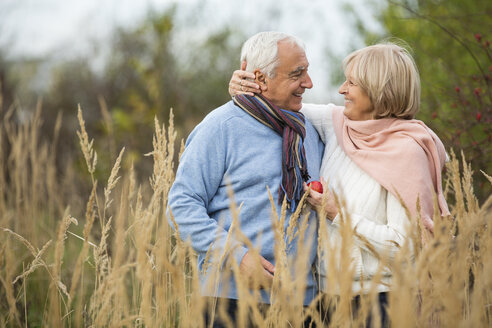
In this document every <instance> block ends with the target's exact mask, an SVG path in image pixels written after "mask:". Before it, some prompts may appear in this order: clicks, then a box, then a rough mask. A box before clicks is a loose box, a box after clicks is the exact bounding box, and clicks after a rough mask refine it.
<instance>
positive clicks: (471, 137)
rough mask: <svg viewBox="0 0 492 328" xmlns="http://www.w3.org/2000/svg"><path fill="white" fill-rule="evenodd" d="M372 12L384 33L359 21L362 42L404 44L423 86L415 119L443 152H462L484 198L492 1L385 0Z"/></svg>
mask: <svg viewBox="0 0 492 328" xmlns="http://www.w3.org/2000/svg"><path fill="white" fill-rule="evenodd" d="M353 12H354V13H356V12H355V11H353ZM375 12H378V16H377V17H378V20H379V21H380V23H381V24H382V26H383V27H384V32H383V33H374V32H371V31H368V30H367V29H366V28H365V27H364V25H363V24H362V20H361V19H359V20H358V24H357V27H358V28H359V31H360V32H361V33H362V35H364V37H365V39H366V43H367V44H372V43H375V42H377V41H380V40H382V39H388V38H389V39H391V38H392V37H396V38H398V39H402V40H403V41H404V42H406V43H408V45H409V47H410V48H411V49H412V50H413V55H414V58H415V61H416V63H417V66H418V68H419V70H420V76H421V83H422V101H421V110H420V113H419V115H418V117H417V118H418V119H421V120H423V121H425V122H426V123H427V124H428V125H429V126H430V127H431V128H433V129H434V130H435V131H436V132H437V134H438V135H439V136H440V137H441V138H442V140H443V142H444V143H445V145H446V147H447V149H450V148H453V149H454V150H455V151H456V152H458V153H459V152H461V151H463V153H464V155H465V157H466V160H467V161H471V165H472V168H473V170H474V171H475V173H476V174H475V185H474V188H475V192H476V194H477V196H478V198H479V199H480V200H481V201H483V200H485V198H486V197H487V196H488V195H490V192H491V186H490V183H488V181H487V180H486V178H485V177H484V176H483V175H482V174H481V173H479V170H483V171H485V172H486V173H488V174H489V175H490V174H491V173H492V147H491V139H492V125H491V124H490V123H491V119H492V78H491V74H492V49H491V47H490V40H491V38H492V34H491V31H492V2H490V1H489V2H487V1H481V0H469V1H461V0H443V1H419V0H416V1H408V0H395V1H392V0H388V1H385V2H383V4H382V6H381V7H380V8H379V10H378V9H376V10H375ZM356 14H357V13H356Z"/></svg>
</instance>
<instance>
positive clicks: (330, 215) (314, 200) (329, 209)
mask: <svg viewBox="0 0 492 328" xmlns="http://www.w3.org/2000/svg"><path fill="white" fill-rule="evenodd" d="M320 182H321V184H322V185H323V193H319V192H317V191H314V190H312V189H310V187H308V185H307V184H306V183H305V182H304V184H303V187H304V192H306V191H307V190H309V195H308V198H307V201H308V203H309V204H311V205H312V206H313V207H314V208H315V209H316V211H318V212H319V211H321V206H322V204H323V197H326V203H325V215H326V218H327V219H328V220H330V221H333V219H334V218H335V217H336V216H337V214H338V206H337V204H336V202H335V196H333V193H332V192H331V191H330V189H328V183H327V182H326V181H325V180H324V179H323V178H322V177H321V178H320Z"/></svg>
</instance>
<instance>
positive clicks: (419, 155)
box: [229, 43, 449, 325]
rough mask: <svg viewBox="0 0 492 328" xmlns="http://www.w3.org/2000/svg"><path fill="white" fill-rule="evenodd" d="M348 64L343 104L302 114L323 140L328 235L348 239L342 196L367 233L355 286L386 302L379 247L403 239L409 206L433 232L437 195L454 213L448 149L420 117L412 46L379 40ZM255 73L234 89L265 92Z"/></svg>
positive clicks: (235, 80) (359, 229) (316, 202)
mask: <svg viewBox="0 0 492 328" xmlns="http://www.w3.org/2000/svg"><path fill="white" fill-rule="evenodd" d="M343 67H344V70H345V76H346V81H345V82H344V83H343V84H342V85H341V86H340V89H339V93H340V94H342V95H343V96H344V98H345V106H344V107H341V106H335V105H332V104H329V105H313V104H304V105H303V108H302V110H301V113H303V114H304V115H305V116H306V118H307V119H308V120H309V121H310V122H311V123H312V124H313V125H314V127H315V128H316V130H317V131H318V133H319V135H320V137H321V139H322V140H323V142H324V143H325V151H324V155H323V160H322V164H321V172H320V176H322V177H325V178H327V179H328V183H327V184H326V183H324V182H323V183H324V187H325V188H324V189H325V192H326V193H328V195H327V196H328V198H327V202H326V207H325V209H324V212H325V213H326V219H327V220H328V222H327V225H326V226H327V229H328V235H329V238H328V240H329V242H330V243H333V244H334V245H332V246H335V247H336V246H337V244H338V245H340V244H341V241H342V240H341V234H340V220H341V215H340V213H339V209H338V207H337V206H336V204H335V200H334V196H333V194H336V195H337V196H338V197H339V199H342V200H343V204H344V205H343V208H342V211H343V213H344V214H345V215H343V216H344V217H345V218H347V217H350V222H351V224H352V227H353V229H354V230H355V232H356V233H357V234H358V235H360V236H362V237H363V238H361V239H365V241H362V240H360V239H357V238H356V240H355V247H353V249H352V254H351V256H352V261H353V264H354V268H355V270H354V273H353V278H352V279H353V283H352V292H353V294H354V295H360V294H365V293H367V292H368V291H369V289H371V288H376V290H377V291H378V292H379V293H380V294H379V300H380V304H381V306H383V305H384V304H386V302H387V295H386V293H387V292H388V291H389V290H390V288H391V272H390V271H389V270H386V271H383V273H382V275H383V276H382V277H381V279H380V281H379V282H374V279H373V278H374V276H375V275H376V273H377V271H378V269H379V266H380V265H379V264H380V263H379V259H378V257H376V256H375V254H374V253H373V251H374V250H376V251H377V252H378V253H380V254H389V255H390V256H392V255H394V254H395V253H396V251H397V250H398V245H402V244H403V243H404V241H405V239H406V231H407V229H406V225H407V222H408V220H409V218H408V217H407V214H406V211H405V207H407V208H408V210H409V211H410V214H411V215H412V218H415V217H418V216H420V218H421V223H422V226H423V227H425V229H424V230H426V231H428V232H430V233H432V231H433V221H432V218H433V215H434V195H437V201H438V204H439V209H440V213H441V215H448V214H449V211H448V208H447V204H446V201H445V199H444V197H443V192H442V186H441V170H442V168H443V165H444V162H445V159H446V153H445V150H444V146H443V144H442V142H441V141H440V140H439V138H438V137H437V136H436V135H435V134H434V132H432V131H431V130H430V129H429V128H428V127H427V126H426V125H425V124H424V123H423V122H421V121H418V120H415V119H414V117H415V115H416V114H417V112H418V110H419V104H420V79H419V74H418V71H417V68H416V65H415V63H414V61H413V58H412V57H411V55H410V54H409V53H408V51H406V50H405V49H404V48H402V47H400V46H398V45H396V44H393V43H385V44H377V45H373V46H369V47H366V48H363V49H360V50H357V51H355V52H353V53H351V54H350V55H348V56H347V57H346V58H345V59H344V61H343ZM251 77H252V75H250V74H248V73H247V72H244V71H236V72H234V75H233V77H232V79H231V83H230V88H229V92H230V93H231V95H235V94H239V93H247V94H250V95H251V94H253V93H255V92H259V91H258V90H259V89H258V88H257V87H256V85H255V84H254V83H253V82H252V81H251V80H250V78H251ZM305 190H307V186H305ZM400 198H401V199H402V201H403V203H404V205H405V206H403V205H402V203H401V202H400V200H399V199H400ZM321 199H322V195H321V194H320V193H318V192H316V191H313V190H310V195H309V197H308V201H309V203H310V204H312V205H313V206H315V207H318V208H319V207H320V206H321ZM417 202H418V203H419V205H420V207H419V208H420V213H417V208H418V207H417ZM320 219H321V218H320ZM367 242H368V243H369V244H370V245H368V244H367ZM320 248H321V249H323V248H324V247H323V245H320ZM369 248H371V249H369ZM325 249H326V248H325ZM335 249H337V248H335ZM319 255H320V259H321V261H319V265H318V268H317V269H318V273H319V275H320V278H321V279H320V285H321V286H320V287H321V290H323V291H325V292H327V293H329V294H337V293H338V292H339V291H338V290H336V289H337V288H334V289H335V290H330V288H333V286H331V285H330V286H328V284H326V281H327V279H326V276H327V274H329V272H330V270H329V268H328V267H327V263H328V262H327V261H323V259H324V256H323V255H322V254H319ZM331 272H333V271H331ZM374 283H375V284H376V286H374V285H373V284H374ZM381 309H382V310H383V311H382V314H383V315H382V320H383V325H385V324H386V323H387V321H386V316H385V312H384V309H383V307H382V308H381Z"/></svg>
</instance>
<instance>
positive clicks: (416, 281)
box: [0, 104, 492, 327]
mask: <svg viewBox="0 0 492 328" xmlns="http://www.w3.org/2000/svg"><path fill="white" fill-rule="evenodd" d="M13 116H14V111H13V110H12V111H10V112H9V113H8V115H6V118H5V120H4V122H2V123H1V126H0V138H1V139H0V145H2V147H1V148H0V172H1V174H0V227H1V230H0V327H28V326H29V327H36V326H43V327H122V326H127V327H178V326H179V327H205V324H204V322H202V316H201V313H202V312H203V311H205V310H207V309H208V310H212V309H211V308H208V307H207V306H211V307H212V308H213V306H214V305H213V304H212V305H206V304H204V303H203V302H202V299H201V298H200V295H199V293H198V290H199V283H198V272H197V267H196V257H195V255H194V253H193V251H192V249H191V248H190V246H189V245H187V244H186V243H184V242H183V241H181V240H180V239H179V238H177V236H179V227H177V226H175V227H174V228H175V229H172V228H171V225H175V222H174V219H173V217H172V215H171V214H170V215H169V216H168V215H166V209H167V195H168V192H169V188H170V186H171V185H172V183H173V179H174V172H175V168H174V160H173V159H174V158H175V157H176V156H178V155H179V154H176V149H175V148H174V146H175V144H177V142H176V140H175V139H176V133H175V131H174V126H173V117H172V114H171V116H170V118H169V123H168V125H167V128H166V127H165V126H164V125H160V123H159V122H158V121H157V120H156V122H155V135H154V140H153V151H152V152H151V153H149V154H147V156H148V157H149V161H150V160H152V161H153V163H154V166H153V168H154V169H153V172H152V175H151V176H150V177H149V179H148V181H137V179H136V174H135V171H134V169H133V167H132V165H131V164H129V163H127V162H126V161H125V152H124V149H123V150H121V152H120V153H119V156H117V157H116V158H115V159H114V166H113V169H112V171H111V173H110V175H109V177H108V179H107V181H98V180H97V178H96V175H95V171H96V168H97V151H96V149H94V147H93V141H92V140H91V138H90V136H88V134H87V132H86V129H85V123H84V119H83V116H82V111H81V110H80V109H79V124H80V128H79V131H78V137H79V141H80V148H81V151H82V156H81V157H83V160H84V162H85V166H86V167H85V170H86V177H87V180H88V181H90V184H91V185H92V189H91V192H89V193H88V194H87V195H77V193H76V192H74V191H75V190H77V186H76V183H75V180H74V179H73V177H74V175H75V173H73V171H72V170H71V169H70V167H69V166H67V169H66V170H65V171H64V172H61V173H60V172H59V171H57V170H56V166H55V156H56V154H55V153H54V143H56V140H52V142H51V143H45V142H41V139H40V136H39V127H40V124H41V119H42V113H41V104H39V106H38V109H37V110H36V112H35V114H34V115H33V116H32V117H31V119H30V120H29V121H28V122H26V123H25V124H22V125H15V124H13V119H12V118H13ZM105 121H106V124H109V123H108V118H106V120H105ZM60 124H61V118H59V123H58V124H57V129H59V126H60ZM56 135H57V134H56V131H55V138H56ZM149 142H151V141H150V140H149ZM182 148H183V146H182V143H181V150H180V151H182ZM111 152H112V153H113V151H111ZM472 173H473V172H471V171H470V168H469V165H468V164H467V163H466V161H465V160H464V159H463V160H462V162H460V161H459V160H458V159H457V158H456V157H455V156H454V154H453V155H452V160H451V162H450V163H449V165H448V167H447V176H448V177H447V180H446V193H447V197H448V200H449V201H450V205H451V211H452V216H451V218H445V219H441V218H440V217H439V216H437V215H436V217H435V235H434V236H433V237H432V238H430V239H428V240H427V241H426V243H425V246H422V242H421V241H422V240H421V231H420V227H419V226H418V225H417V224H416V223H415V222H418V220H415V222H409V230H408V235H409V238H408V242H406V243H405V244H403V245H400V248H399V251H398V252H397V253H396V254H393V256H389V254H379V253H377V252H376V251H374V254H375V256H377V257H378V258H379V259H380V263H381V267H380V270H379V273H378V274H376V275H375V276H374V277H372V280H373V281H374V282H377V281H379V280H380V279H381V277H382V273H383V271H384V270H388V269H389V270H391V271H392V273H393V283H392V287H391V288H392V292H391V293H390V299H389V308H388V314H389V317H390V319H391V322H392V324H393V326H394V327H428V326H431V327H487V326H491V325H492V228H491V226H490V223H491V217H492V211H491V207H492V198H491V197H489V199H488V200H487V201H486V202H485V203H484V204H482V205H481V206H480V205H479V204H478V201H477V200H476V198H475V197H474V192H473V189H472ZM488 178H489V180H490V181H491V183H492V178H490V177H488ZM71 181H73V183H72V184H71V183H70V182H71ZM74 184H75V186H73V185H74ZM265 192H268V191H267V190H265ZM80 198H82V199H83V201H81V199H80ZM230 199H231V203H230V206H231V209H232V212H233V213H234V216H235V223H234V224H233V227H232V228H231V229H230V232H229V233H230V238H236V239H238V240H241V241H243V242H244V243H245V244H246V245H249V247H250V248H251V249H252V250H254V245H252V244H251V242H250V241H249V240H247V239H246V238H245V237H244V235H243V234H242V233H241V230H240V227H239V226H238V224H237V217H238V214H239V212H240V210H241V206H240V204H236V202H235V200H234V194H233V192H232V191H231V194H230ZM339 201H340V203H343V200H339ZM81 202H83V203H84V204H85V205H84V209H83V210H79V209H78V206H73V205H74V204H79V203H81ZM71 205H72V206H71ZM271 205H272V208H275V206H276V204H275V203H274V202H273V200H272V202H271ZM274 213H276V211H274ZM281 213H282V214H281V215H280V216H276V215H273V216H272V228H273V229H274V231H275V235H276V244H275V254H276V261H275V262H276V274H275V277H274V282H273V286H272V288H271V291H270V294H271V298H272V306H271V307H269V308H268V309H266V310H265V309H264V308H262V307H261V306H259V305H258V303H257V302H256V295H257V293H258V291H257V289H248V288H247V286H248V285H251V284H252V285H259V284H261V283H262V282H261V281H245V280H244V278H243V277H242V276H241V275H240V274H239V267H238V263H229V262H227V261H225V259H226V256H225V253H222V254H221V253H214V252H212V251H211V252H209V254H208V268H209V270H216V271H218V269H219V268H226V269H225V274H226V275H232V276H233V277H234V278H235V279H236V280H237V281H238V286H240V288H239V291H238V293H239V295H240V296H241V301H240V302H239V310H238V311H239V312H238V317H237V321H236V322H232V321H230V320H229V324H230V326H231V327H241V326H245V325H246V322H247V320H248V317H249V318H251V320H252V321H253V323H254V324H255V325H257V326H259V327H299V326H301V325H302V323H303V321H304V319H305V318H306V317H307V316H311V317H312V318H313V321H314V323H316V324H318V325H319V326H321V325H323V324H327V325H329V326H331V327H350V326H362V325H363V324H364V322H365V320H366V318H367V316H368V315H369V314H371V315H372V316H373V317H375V318H378V316H379V315H380V314H379V313H378V308H377V307H376V306H375V305H376V302H375V301H376V293H375V290H374V289H371V290H370V292H369V293H368V294H367V295H365V296H364V297H362V298H361V307H360V311H358V312H357V313H354V311H353V309H352V307H351V306H352V302H351V301H352V298H353V296H354V295H352V293H351V286H352V272H353V270H354V268H353V265H352V262H351V260H350V256H349V254H350V249H351V247H352V246H353V244H354V243H355V242H356V241H358V242H365V241H364V239H363V237H362V236H359V235H357V234H356V233H354V231H353V230H352V229H351V228H350V227H351V225H350V217H344V218H343V220H342V224H341V230H340V231H341V235H342V237H343V242H342V244H341V246H340V247H339V248H336V249H335V248H332V247H331V246H330V245H331V244H330V242H329V240H328V237H327V235H326V233H325V232H324V231H325V229H324V228H323V227H324V226H325V224H326V222H324V221H323V220H322V221H321V222H320V229H319V231H318V233H317V234H313V236H312V239H311V240H302V239H301V240H300V245H301V247H299V250H298V254H297V256H296V257H295V258H294V259H292V258H289V257H288V256H287V247H288V246H287V245H288V244H289V242H290V241H291V240H292V238H294V237H299V238H302V236H303V235H304V234H303V232H304V231H305V229H306V218H307V217H306V215H305V214H304V213H303V212H302V211H300V210H299V211H298V212H296V213H295V215H294V216H293V219H291V222H289V228H288V229H287V230H286V231H284V230H283V229H282V228H281V227H283V226H284V221H285V207H283V208H282V209H281ZM314 238H317V239H318V243H319V247H320V249H319V251H324V254H327V255H326V257H325V258H324V260H325V261H326V262H327V263H328V268H329V273H328V275H327V278H326V279H327V281H326V284H327V285H328V286H338V287H339V288H340V294H339V295H326V294H320V295H319V296H318V299H317V300H321V299H322V300H323V301H324V303H325V304H326V305H327V307H328V308H329V310H330V318H331V319H330V321H329V323H327V322H324V323H323V322H322V315H323V314H322V313H320V307H319V302H313V304H312V305H311V306H309V307H307V308H304V307H303V306H302V299H303V297H302V295H303V291H304V286H305V282H304V281H302V279H301V280H299V279H295V278H294V277H296V276H305V273H304V272H295V274H293V272H294V271H296V270H297V271H299V270H301V269H300V268H304V267H306V266H305V265H304V262H303V261H305V260H306V259H307V256H304V254H306V253H307V252H308V251H309V248H310V247H311V244H312V241H313V240H314ZM368 247H369V249H371V247H370V244H369V245H368ZM253 252H254V251H253ZM336 257H340V259H341V261H340V263H339V265H335V263H336V262H337V260H336ZM210 288H215V286H214V285H213V284H212V286H210ZM215 306H216V310H217V312H218V313H219V315H220V314H224V313H225V308H223V307H222V305H220V304H218V305H215ZM226 321H227V319H226ZM376 321H377V320H376ZM375 326H377V324H376V325H375Z"/></svg>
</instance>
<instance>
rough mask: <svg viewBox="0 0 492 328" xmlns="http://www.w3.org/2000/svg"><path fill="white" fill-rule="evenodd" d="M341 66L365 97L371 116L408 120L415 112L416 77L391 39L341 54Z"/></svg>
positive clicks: (410, 60) (417, 100) (408, 59)
mask: <svg viewBox="0 0 492 328" xmlns="http://www.w3.org/2000/svg"><path fill="white" fill-rule="evenodd" d="M343 68H344V71H345V75H346V76H349V75H350V76H351V78H352V79H353V82H355V83H356V84H358V85H359V86H360V87H361V88H362V89H363V90H364V91H365V92H366V93H367V95H368V96H369V99H370V100H371V103H372V105H373V107H374V113H373V114H374V118H375V119H378V118H385V117H397V118H402V119H412V118H414V117H415V115H416V114H417V112H418V110H419V106H420V77H419V73H418V70H417V66H416V65H415V62H414V60H413V58H412V56H411V55H410V53H409V52H408V51H407V50H406V49H405V48H403V47H401V46H399V45H396V44H394V43H392V42H385V43H380V44H376V45H373V46H369V47H365V48H362V49H359V50H357V51H354V52H352V53H351V54H350V55H348V56H347V57H345V59H344V60H343Z"/></svg>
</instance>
